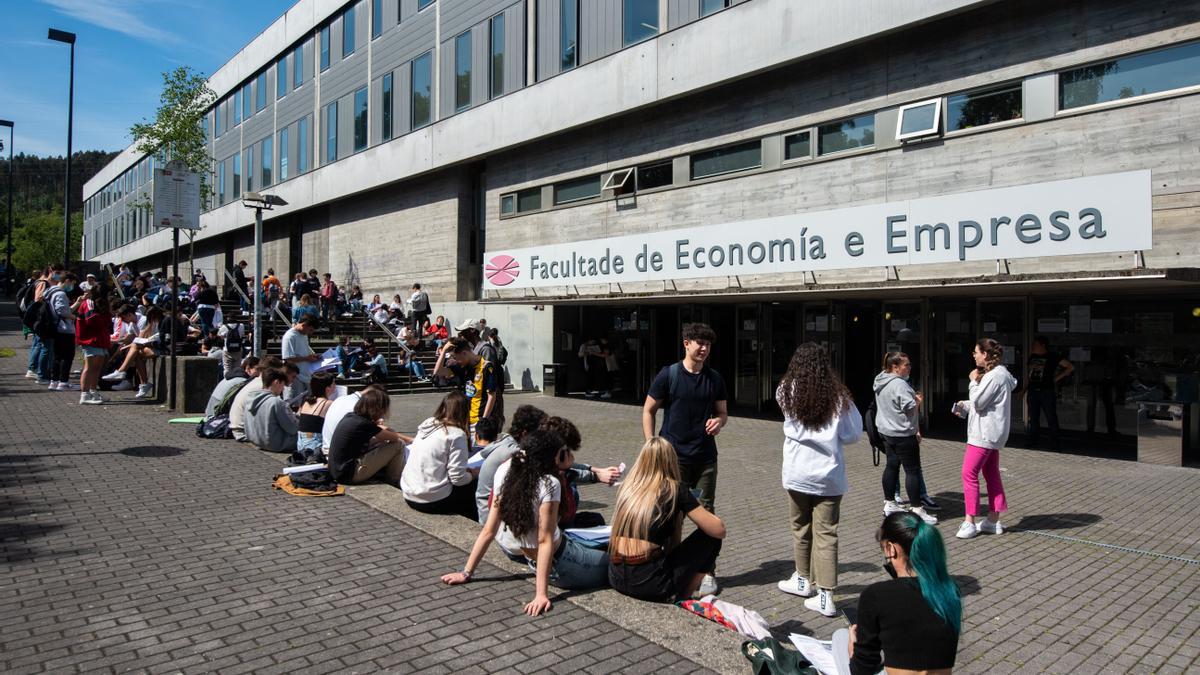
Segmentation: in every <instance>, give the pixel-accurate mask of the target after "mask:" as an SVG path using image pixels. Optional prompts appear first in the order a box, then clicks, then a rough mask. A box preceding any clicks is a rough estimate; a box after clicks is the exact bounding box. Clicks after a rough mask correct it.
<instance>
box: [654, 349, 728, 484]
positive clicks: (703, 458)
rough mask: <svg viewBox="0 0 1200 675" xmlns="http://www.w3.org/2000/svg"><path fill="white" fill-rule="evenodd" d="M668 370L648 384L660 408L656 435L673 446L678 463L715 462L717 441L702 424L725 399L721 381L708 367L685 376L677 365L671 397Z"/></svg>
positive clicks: (685, 373)
mask: <svg viewBox="0 0 1200 675" xmlns="http://www.w3.org/2000/svg"><path fill="white" fill-rule="evenodd" d="M671 368H672V366H667V367H666V368H663V369H662V370H660V371H658V375H656V376H655V377H654V381H653V382H651V383H650V391H649V394H650V397H651V398H653V399H654V400H656V401H658V402H659V403H660V404H661V405H662V407H663V420H662V426H661V427H660V428H659V431H658V435H660V436H662V437H663V438H665V439H667V440H668V441H670V442H671V445H673V446H675V452H676V453H677V454H678V455H679V463H680V464H712V463H713V462H715V461H717V439H716V438H715V437H713V436H710V435H709V434H707V433H705V431H704V425H705V423H707V422H708V420H709V418H711V417H713V416H714V415H716V403H717V401H724V400H725V399H726V396H725V381H724V380H723V379H721V375H720V374H719V373H717V371H715V370H713V369H712V368H709V367H708V366H704V368H703V369H701V370H700V372H699V373H689V372H688V369H687V368H684V367H683V366H682V364H681V365H680V366H679V367H678V368H677V369H676V370H677V371H678V373H679V375H678V381H677V382H676V383H675V392H674V394H675V395H674V396H672V395H671V393H672V392H671Z"/></svg>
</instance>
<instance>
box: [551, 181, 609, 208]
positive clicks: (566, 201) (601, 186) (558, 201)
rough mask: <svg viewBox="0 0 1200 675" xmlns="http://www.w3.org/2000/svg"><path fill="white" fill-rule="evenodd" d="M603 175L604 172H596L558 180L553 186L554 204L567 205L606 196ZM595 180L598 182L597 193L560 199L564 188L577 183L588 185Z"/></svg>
mask: <svg viewBox="0 0 1200 675" xmlns="http://www.w3.org/2000/svg"><path fill="white" fill-rule="evenodd" d="M602 176H603V174H599V173H596V174H591V175H587V176H578V177H576V178H568V179H566V180H560V181H557V182H556V183H554V185H553V186H552V191H553V197H552V199H551V201H552V202H553V206H565V205H567V204H577V203H579V202H586V201H592V200H595V199H599V198H601V197H603V196H604V181H603V180H602ZM593 181H594V182H595V184H596V193H595V194H587V195H584V196H582V197H571V198H569V199H559V197H558V193H559V191H560V190H562V189H563V188H569V187H574V186H577V185H586V184H589V183H591V182H593Z"/></svg>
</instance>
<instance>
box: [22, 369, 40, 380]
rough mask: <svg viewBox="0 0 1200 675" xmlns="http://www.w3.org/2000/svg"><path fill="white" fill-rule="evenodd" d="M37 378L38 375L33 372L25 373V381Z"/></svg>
mask: <svg viewBox="0 0 1200 675" xmlns="http://www.w3.org/2000/svg"><path fill="white" fill-rule="evenodd" d="M35 377H37V373H35V372H33V371H32V370H27V371H25V379H27V380H32V379H34V378H35Z"/></svg>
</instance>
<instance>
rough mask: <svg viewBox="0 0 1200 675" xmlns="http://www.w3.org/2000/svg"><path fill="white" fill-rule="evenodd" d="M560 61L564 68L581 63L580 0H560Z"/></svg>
mask: <svg viewBox="0 0 1200 675" xmlns="http://www.w3.org/2000/svg"><path fill="white" fill-rule="evenodd" d="M558 35H559V37H558V40H559V62H560V63H561V66H562V70H570V69H572V68H574V67H575V66H577V65H579V0H559V34H558Z"/></svg>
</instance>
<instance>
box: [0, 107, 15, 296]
mask: <svg viewBox="0 0 1200 675" xmlns="http://www.w3.org/2000/svg"><path fill="white" fill-rule="evenodd" d="M0 127H8V245H7V246H6V247H5V250H4V288H5V290H7V291H9V292H11V291H12V280H13V271H12V227H13V223H12V209H13V123H12V122H11V121H10V120H0Z"/></svg>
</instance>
